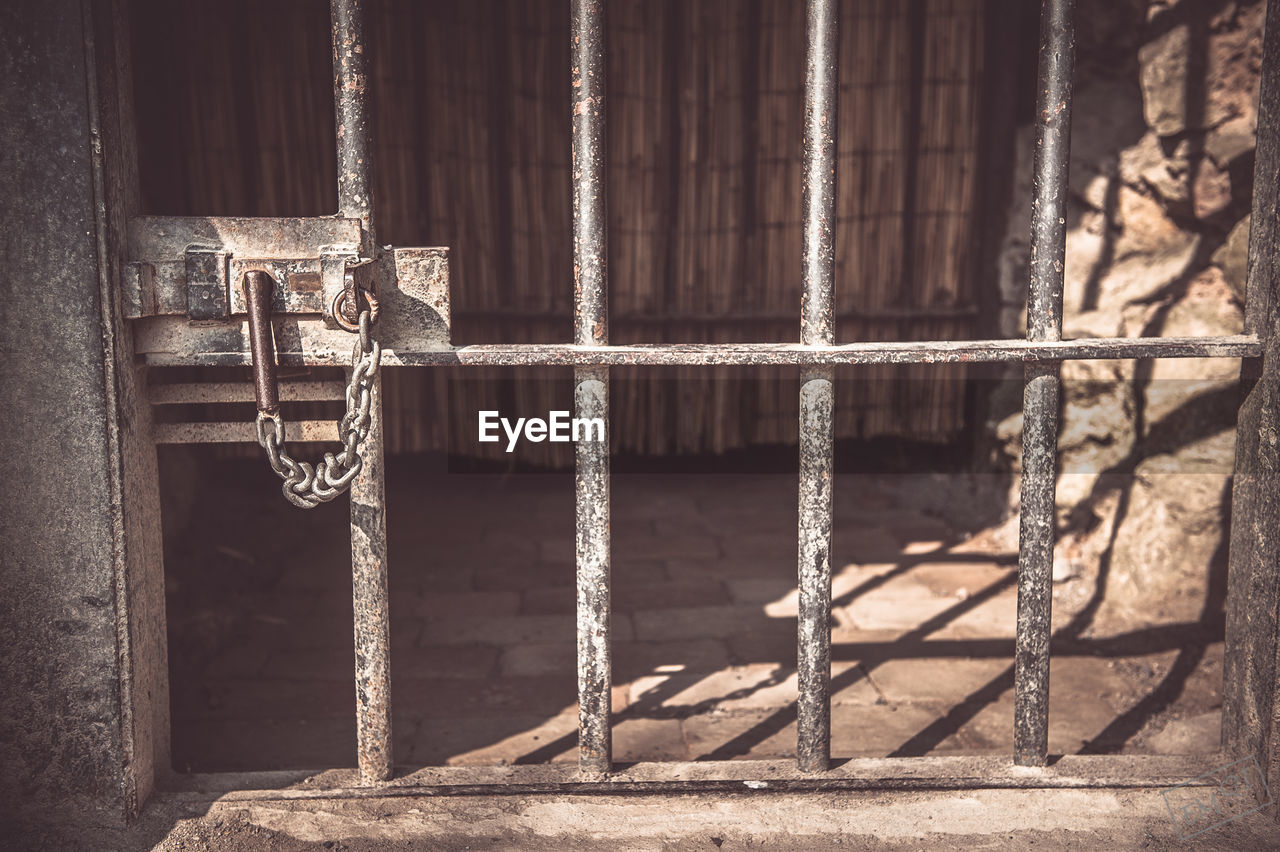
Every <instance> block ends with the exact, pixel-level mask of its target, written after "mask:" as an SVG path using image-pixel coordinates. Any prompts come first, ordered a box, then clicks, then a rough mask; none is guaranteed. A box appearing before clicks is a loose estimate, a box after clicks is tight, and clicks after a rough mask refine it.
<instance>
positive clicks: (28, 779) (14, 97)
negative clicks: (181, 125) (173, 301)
mask: <svg viewBox="0 0 1280 852" xmlns="http://www.w3.org/2000/svg"><path fill="white" fill-rule="evenodd" d="M122 6H123V3H122V2H113V1H112V0H104V2H92V0H19V2H16V3H13V4H10V6H9V8H6V15H5V24H4V26H3V27H0V115H4V116H5V120H4V121H3V122H0V151H3V152H4V155H3V156H2V157H0V239H3V246H4V249H3V263H0V299H3V304H4V306H5V308H4V313H3V317H4V321H3V322H0V346H2V347H3V350H4V352H5V357H4V358H3V359H0V392H2V393H3V399H4V404H3V405H0V483H3V491H4V498H3V507H2V508H0V542H2V544H0V552H2V553H3V558H2V559H0V588H3V592H2V593H0V601H2V603H0V683H3V687H2V688H0V779H2V780H0V796H3V797H4V798H5V800H6V804H7V805H8V806H10V807H12V808H15V809H16V810H18V811H19V812H23V813H24V815H29V816H31V817H36V816H37V814H41V813H51V812H57V813H61V814H64V815H66V816H67V817H70V818H73V819H75V820H76V821H77V822H79V821H89V820H92V821H106V822H116V821H119V820H121V819H122V818H124V817H127V816H128V815H130V814H132V813H134V812H136V810H137V808H138V807H139V806H140V804H141V803H142V802H143V801H144V800H145V799H146V797H147V795H148V794H149V793H150V791H151V789H152V786H153V784H154V779H155V774H156V772H157V768H158V767H159V768H160V771H164V770H165V769H167V767H168V761H169V757H168V743H169V730H168V704H169V695H168V680H167V660H166V656H165V624H164V579H163V569H162V565H161V558H160V553H161V541H160V515H159V500H158V497H157V489H158V484H157V477H156V457H155V449H154V446H153V444H152V443H151V435H150V410H149V406H147V405H146V404H145V400H144V399H143V398H142V397H141V393H142V391H141V387H142V382H141V379H142V374H141V371H140V369H139V368H137V367H136V366H135V362H134V357H133V344H132V340H131V338H130V336H129V331H128V329H127V327H126V326H125V323H124V322H123V320H122V319H121V314H120V308H119V304H118V299H117V295H118V293H119V286H118V284H119V281H118V277H119V269H120V262H119V261H120V259H121V257H122V254H121V246H122V242H123V241H122V239H121V237H122V235H123V232H124V231H123V224H124V221H125V219H124V217H125V215H126V214H127V212H128V211H129V210H130V209H131V208H132V206H133V205H132V198H133V193H134V192H136V181H135V180H134V175H133V169H132V166H131V165H130V163H131V160H132V142H131V140H132V124H131V123H132V115H131V109H129V107H130V106H131V102H130V91H129V87H128V86H127V85H126V86H120V85H117V81H118V80H120V81H124V82H127V81H128V78H127V77H120V76H119V74H118V71H119V69H120V68H122V67H126V65H125V62H126V60H125V57H126V56H127V50H126V49H124V47H123V46H124V45H125V44H126V41H125V40H123V39H117V35H118V34H119V33H121V32H123V29H124V23H123V22H124V21H125V20H126V17H125V14H124V11H123V9H122V8H121V7H122Z"/></svg>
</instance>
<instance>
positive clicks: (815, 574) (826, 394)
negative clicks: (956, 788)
mask: <svg viewBox="0 0 1280 852" xmlns="http://www.w3.org/2000/svg"><path fill="white" fill-rule="evenodd" d="M807 33H808V48H807V51H806V74H805V107H804V188H803V201H802V205H803V207H804V217H805V219H804V268H803V275H804V295H803V297H802V299H801V309H800V338H801V342H803V343H805V344H808V345H811V346H830V345H832V344H833V343H835V331H834V321H833V314H834V310H833V305H834V301H835V298H834V295H835V241H834V238H833V231H834V229H835V217H836V104H837V100H838V97H839V90H838V87H837V83H838V80H837V77H838V74H837V64H838V59H839V28H838V21H837V4H836V2H835V0H810V2H809V10H808V25H807ZM833 375H834V373H833V368H831V367H816V368H806V369H804V370H802V371H801V373H800V500H799V504H800V506H799V508H800V532H799V560H798V563H799V564H798V586H799V592H800V596H799V597H800V607H799V620H798V627H797V636H796V657H797V663H796V669H797V686H798V696H797V744H796V755H797V759H798V762H799V765H800V769H801V771H804V772H822V771H825V770H826V769H827V766H828V763H829V761H830V758H831V510H832V502H831V485H832V474H833V464H832V455H833V453H834V449H835V448H834V427H833V422H832V414H833V411H834V407H835V404H834V394H833V391H832V378H833Z"/></svg>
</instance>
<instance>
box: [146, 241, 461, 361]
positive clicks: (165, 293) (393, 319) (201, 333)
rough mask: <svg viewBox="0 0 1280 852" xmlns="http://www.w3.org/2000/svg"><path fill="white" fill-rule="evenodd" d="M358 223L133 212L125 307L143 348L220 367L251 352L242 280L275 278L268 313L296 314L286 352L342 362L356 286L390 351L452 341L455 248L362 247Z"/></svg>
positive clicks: (352, 326)
mask: <svg viewBox="0 0 1280 852" xmlns="http://www.w3.org/2000/svg"><path fill="white" fill-rule="evenodd" d="M361 237H362V232H361V227H360V221H359V220H358V219H347V218H341V217H314V218H237V217H207V216H199V217H159V216H147V217H139V218H136V219H133V220H131V221H130V222H129V227H128V262H127V263H125V265H124V269H123V280H122V288H121V289H122V308H123V312H124V315H125V317H126V318H128V319H135V320H139V323H138V324H137V325H136V326H135V335H134V338H135V349H136V350H137V351H138V353H139V354H141V355H145V356H147V358H148V360H149V361H151V362H153V363H159V364H183V363H192V364H195V363H203V364H208V363H216V362H219V359H220V358H221V359H222V360H223V361H226V362H228V363H229V362H231V361H233V360H242V359H243V357H244V356H245V355H247V354H248V349H249V347H248V341H249V335H248V328H247V326H246V323H247V314H248V305H247V303H246V300H245V294H244V289H243V287H242V286H240V282H242V281H243V280H244V277H245V275H246V273H249V272H265V273H266V274H267V275H269V276H270V277H271V279H272V280H273V281H274V282H276V283H275V287H274V288H273V292H272V294H271V313H272V315H273V316H275V317H277V319H279V318H280V317H284V318H286V319H288V322H287V323H286V326H287V327H282V328H281V329H280V330H279V331H280V333H279V334H278V335H277V346H278V349H279V356H280V357H281V358H282V359H285V360H290V361H293V362H295V363H300V364H329V363H339V362H341V361H343V360H345V359H344V357H343V356H344V355H345V353H346V352H347V351H348V350H349V348H350V342H349V339H350V338H349V333H350V332H353V331H355V330H356V318H357V317H358V307H357V305H356V304H355V303H356V302H360V303H361V304H364V305H366V306H368V304H367V303H366V301H365V300H364V299H361V298H359V297H358V296H357V294H358V293H359V292H364V293H367V294H372V296H373V297H374V298H373V299H370V300H368V302H369V303H372V305H373V307H374V308H375V310H376V312H377V315H376V316H375V320H380V321H379V322H378V329H379V332H378V334H379V338H380V340H382V341H383V342H384V345H385V346H386V348H387V349H389V350H391V349H394V348H406V349H408V348H413V349H424V348H425V349H433V348H445V347H448V346H449V344H450V311H449V274H448V270H449V264H448V249H444V248H401V247H388V248H386V249H384V250H383V251H381V252H379V253H378V257H377V258H367V257H366V258H362V257H361V256H360V254H359V246H360V244H361Z"/></svg>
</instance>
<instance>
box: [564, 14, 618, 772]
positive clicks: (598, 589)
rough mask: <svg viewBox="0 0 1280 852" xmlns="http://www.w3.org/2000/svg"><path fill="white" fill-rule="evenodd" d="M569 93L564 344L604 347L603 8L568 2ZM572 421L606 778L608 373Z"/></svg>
mask: <svg viewBox="0 0 1280 852" xmlns="http://www.w3.org/2000/svg"><path fill="white" fill-rule="evenodd" d="M569 17H570V33H569V39H570V47H569V49H570V58H569V64H570V90H569V101H570V103H571V104H572V105H573V131H572V132H573V140H572V144H573V293H574V299H573V309H574V322H573V327H574V341H575V342H576V343H577V344H578V345H581V346H606V345H607V344H608V342H609V328H608V297H607V295H606V290H605V286H606V274H607V271H608V254H607V252H608V243H607V239H606V224H605V223H606V220H605V160H606V150H605V104H604V98H605V12H604V3H603V0H572V3H571V6H570V12H569ZM574 384H575V387H574V394H573V400H574V416H575V417H580V418H587V419H594V418H600V419H601V420H602V421H603V422H604V423H605V440H604V441H578V442H577V444H576V445H575V447H576V448H575V453H574V467H575V482H576V489H575V490H576V504H577V521H576V526H577V536H576V537H577V548H576V550H577V587H578V607H577V611H578V764H579V767H580V768H581V770H582V771H583V772H584V773H587V774H590V775H603V774H606V773H608V772H609V771H610V770H611V769H612V768H613V734H612V731H611V729H610V728H611V716H612V712H611V711H612V707H611V696H612V692H613V668H612V660H611V653H610V652H611V649H610V634H609V622H610V608H611V604H610V559H609V444H608V421H609V370H608V368H607V367H585V366H584V367H580V368H579V369H577V370H575V371H574Z"/></svg>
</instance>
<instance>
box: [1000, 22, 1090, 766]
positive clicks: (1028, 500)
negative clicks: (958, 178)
mask: <svg viewBox="0 0 1280 852" xmlns="http://www.w3.org/2000/svg"><path fill="white" fill-rule="evenodd" d="M1074 7H1075V0H1044V4H1043V6H1042V7H1041V11H1040V63H1039V71H1038V79H1037V86H1036V88H1037V92H1038V97H1037V103H1036V117H1037V119H1038V122H1037V134H1036V151H1035V166H1034V168H1035V178H1034V182H1035V197H1034V199H1033V202H1032V212H1031V282H1030V289H1029V291H1028V296H1027V339H1028V340H1030V341H1034V342H1037V343H1039V342H1042V341H1059V340H1061V339H1062V286H1063V270H1064V268H1065V265H1066V252H1067V245H1066V242H1067V226H1066V221H1067V200H1068V199H1067V167H1068V163H1069V159H1070V153H1071V83H1072V73H1073V70H1074V69H1073V66H1074V64H1075V27H1074V23H1073V21H1072V16H1073V12H1074ZM1060 385H1061V379H1060V377H1059V364H1058V363H1056V362H1048V361H1043V362H1033V363H1028V364H1027V365H1026V367H1025V368H1024V386H1023V397H1022V412H1023V431H1022V507H1021V517H1020V520H1019V528H1018V626H1017V641H1016V645H1015V650H1014V710H1013V714H1014V722H1013V756H1014V761H1015V762H1016V763H1017V764H1018V765H1020V766H1044V765H1046V764H1047V763H1048V759H1049V636H1050V631H1051V629H1052V625H1051V621H1052V603H1053V544H1054V537H1055V535H1054V534H1055V524H1056V515H1055V511H1054V494H1055V484H1056V474H1057V451H1058V397H1059V392H1060Z"/></svg>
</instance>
